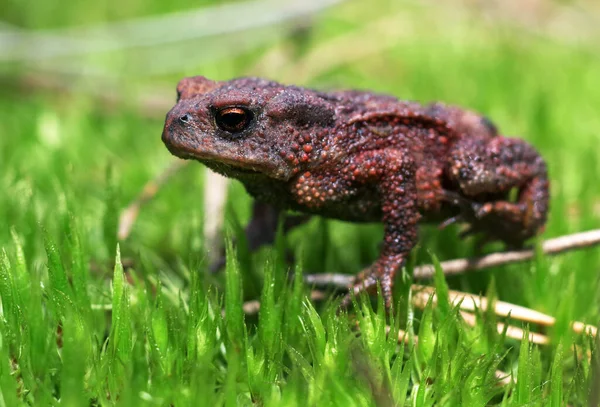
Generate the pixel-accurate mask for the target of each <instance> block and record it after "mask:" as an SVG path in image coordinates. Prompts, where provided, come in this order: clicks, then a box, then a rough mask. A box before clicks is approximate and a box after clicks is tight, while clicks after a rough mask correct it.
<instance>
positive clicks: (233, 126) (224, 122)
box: [217, 108, 249, 132]
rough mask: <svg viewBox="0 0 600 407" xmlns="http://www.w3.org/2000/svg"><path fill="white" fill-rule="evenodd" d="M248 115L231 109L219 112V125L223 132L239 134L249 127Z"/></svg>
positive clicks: (242, 111)
mask: <svg viewBox="0 0 600 407" xmlns="http://www.w3.org/2000/svg"><path fill="white" fill-rule="evenodd" d="M248 118H249V117H248V113H247V112H245V111H244V110H242V109H237V108H236V109H231V110H225V111H221V112H219V115H218V116H217V124H218V125H219V127H221V128H222V129H223V130H227V131H230V132H238V131H242V130H244V128H245V127H246V126H247V124H248V122H249V120H248Z"/></svg>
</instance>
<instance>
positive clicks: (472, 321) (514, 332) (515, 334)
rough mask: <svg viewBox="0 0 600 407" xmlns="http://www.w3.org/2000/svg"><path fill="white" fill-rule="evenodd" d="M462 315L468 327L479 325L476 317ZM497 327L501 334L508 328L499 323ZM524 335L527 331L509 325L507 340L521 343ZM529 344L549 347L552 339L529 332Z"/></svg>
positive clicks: (464, 313) (462, 313) (462, 312)
mask: <svg viewBox="0 0 600 407" xmlns="http://www.w3.org/2000/svg"><path fill="white" fill-rule="evenodd" d="M460 315H461V316H462V318H463V319H464V321H465V322H466V323H467V324H468V325H470V326H475V325H476V324H477V319H476V317H475V315H473V314H470V313H468V312H464V311H461V313H460ZM496 326H497V329H498V333H499V334H502V333H504V329H505V327H506V325H505V324H503V323H502V322H499V323H498V324H497V325H496ZM524 335H525V331H524V330H522V329H521V328H518V327H516V326H512V325H508V327H506V337H507V338H511V339H516V340H519V341H520V340H521V339H523V336H524ZM529 342H531V343H535V344H536V345H548V344H550V338H548V337H547V336H546V335H542V334H540V333H537V332H529Z"/></svg>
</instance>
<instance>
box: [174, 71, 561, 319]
mask: <svg viewBox="0 0 600 407" xmlns="http://www.w3.org/2000/svg"><path fill="white" fill-rule="evenodd" d="M177 93H178V100H177V103H176V105H175V106H174V107H173V108H172V109H171V111H170V112H169V113H168V114H167V117H166V121H165V126H164V131H163V133H162V139H163V141H164V143H165V145H166V146H167V148H168V149H169V151H170V152H171V153H173V154H174V155H176V156H178V157H180V158H184V159H193V160H198V161H200V162H201V163H203V164H204V165H206V166H207V167H209V168H210V169H212V170H214V171H216V172H218V173H220V174H223V175H225V176H227V177H233V178H236V179H238V180H239V181H241V182H242V183H243V185H244V186H245V188H246V190H247V191H248V193H249V194H250V195H252V196H253V197H254V198H255V200H256V202H257V204H256V205H255V208H254V213H253V219H252V220H251V222H250V224H249V227H248V228H247V229H246V233H247V234H248V237H249V240H250V242H251V244H253V245H254V246H255V247H256V246H257V245H260V244H262V243H266V242H268V241H270V240H272V237H273V236H274V230H275V228H276V224H277V217H278V216H277V214H278V213H280V211H285V210H292V211H298V212H301V213H305V214H314V215H320V216H324V217H327V218H335V219H341V220H345V221H352V222H382V223H383V226H384V236H383V243H382V247H381V252H380V254H379V257H378V259H377V260H376V261H375V262H374V263H373V264H372V265H371V266H370V267H368V268H366V269H365V270H363V271H362V272H361V273H360V274H359V275H358V277H357V278H356V280H355V283H354V285H353V287H352V289H351V292H350V293H349V294H348V295H347V296H346V297H345V298H344V299H343V300H342V306H344V305H347V304H348V303H349V302H350V299H351V293H352V292H353V293H355V294H358V293H361V292H363V291H372V290H373V289H374V288H375V287H376V286H377V283H379V284H380V285H381V290H382V294H383V296H384V299H385V304H386V306H387V307H390V306H391V304H392V285H393V281H394V274H395V273H396V272H397V270H399V269H400V268H401V267H402V265H403V263H404V262H405V260H406V258H407V256H408V254H409V253H410V251H411V249H412V248H413V247H414V246H415V244H416V242H417V229H418V224H419V223H420V222H441V224H440V225H441V226H442V227H445V226H447V225H449V224H451V223H454V222H464V223H467V224H468V225H469V229H468V230H467V231H466V233H465V234H472V233H478V234H482V235H483V236H484V237H485V238H487V239H489V240H501V241H504V242H505V243H506V244H508V245H511V246H520V245H522V244H523V242H524V241H525V240H526V239H528V238H530V237H532V236H534V235H535V234H536V233H538V232H539V231H540V230H541V229H542V228H543V226H544V224H545V222H546V217H547V212H548V199H549V182H548V176H547V170H546V164H545V162H544V160H543V159H542V157H541V156H540V155H539V154H538V152H537V151H536V150H535V149H534V148H533V147H532V146H531V145H530V144H528V143H527V142H525V141H523V140H521V139H518V138H509V137H504V136H502V135H500V134H499V133H498V131H497V128H496V127H495V125H494V124H492V122H491V121H490V120H488V119H487V118H485V117H483V116H481V115H479V114H477V113H474V112H472V111H469V110H464V109H461V108H458V107H454V106H448V105H445V104H442V103H432V104H420V103H417V102H412V101H403V100H399V99H397V98H395V97H393V96H388V95H382V94H376V93H371V92H365V91H338V92H327V93H326V92H319V91H315V90H311V89H305V88H301V87H296V86H285V85H282V84H279V83H277V82H272V81H268V80H265V79H260V78H239V79H233V80H229V81H222V82H220V81H212V80H210V79H207V78H204V77H202V76H196V77H191V78H185V79H183V80H181V81H180V82H179V84H178V86H177ZM290 224H294V222H290Z"/></svg>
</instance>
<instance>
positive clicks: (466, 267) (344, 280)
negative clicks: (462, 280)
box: [304, 229, 600, 288]
mask: <svg viewBox="0 0 600 407" xmlns="http://www.w3.org/2000/svg"><path fill="white" fill-rule="evenodd" d="M598 244H600V229H594V230H590V231H587V232H581V233H574V234H572V235H565V236H560V237H556V238H554V239H549V240H546V241H545V242H544V243H543V244H542V247H541V251H542V252H543V253H544V254H546V255H550V256H552V255H556V254H559V253H563V252H566V251H570V250H578V249H584V248H587V247H592V246H596V245H598ZM534 256H535V251H534V250H533V249H523V250H514V251H508V252H499V253H491V254H487V255H485V256H481V257H472V258H466V259H455V260H448V261H443V262H441V263H440V266H441V268H442V270H443V271H444V274H445V275H455V274H462V273H465V272H467V271H479V270H484V269H487V268H490V267H496V266H501V265H504V264H511V263H520V262H524V261H527V260H531V259H532V258H533V257H534ZM434 274H435V268H434V266H433V264H425V265H422V266H417V267H415V270H414V274H413V277H414V278H415V279H428V278H432V277H433V276H434ZM354 277H355V276H353V275H347V274H335V273H327V274H309V275H307V276H306V277H305V278H304V279H305V281H306V282H307V283H308V284H314V285H318V286H323V285H328V286H334V287H342V288H348V287H349V286H350V285H352V284H353V283H354Z"/></svg>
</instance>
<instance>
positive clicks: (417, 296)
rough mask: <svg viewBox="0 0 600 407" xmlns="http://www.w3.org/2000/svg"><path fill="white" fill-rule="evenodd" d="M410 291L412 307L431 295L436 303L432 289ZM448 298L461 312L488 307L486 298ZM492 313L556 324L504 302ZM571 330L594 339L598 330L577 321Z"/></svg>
mask: <svg viewBox="0 0 600 407" xmlns="http://www.w3.org/2000/svg"><path fill="white" fill-rule="evenodd" d="M411 289H412V290H413V291H414V292H415V293H414V295H413V305H415V306H416V307H418V308H423V307H424V306H425V304H427V300H428V299H429V297H430V296H432V295H433V301H434V302H436V301H437V296H436V294H435V289H434V288H433V287H428V286H423V285H417V284H413V285H412V287H411ZM448 296H449V297H450V302H451V303H452V304H453V305H458V304H460V309H461V310H466V311H475V310H477V309H486V308H487V307H488V300H487V298H485V297H482V296H478V295H475V294H470V293H464V292H461V291H453V290H449V291H448ZM494 313H495V314H496V315H498V316H501V317H508V316H510V318H512V319H515V320H518V321H524V322H530V323H534V324H538V325H542V326H554V324H555V323H556V318H554V317H552V316H550V315H547V314H544V313H541V312H538V311H534V310H532V309H529V308H525V307H521V306H519V305H515V304H511V303H509V302H504V301H496V302H495V303H494ZM571 328H572V329H573V331H574V332H575V333H578V334H581V333H585V334H588V335H592V336H594V337H595V336H596V335H597V333H598V329H597V328H596V327H595V326H592V325H588V324H584V323H583V322H578V321H575V322H573V323H572V324H571Z"/></svg>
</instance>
